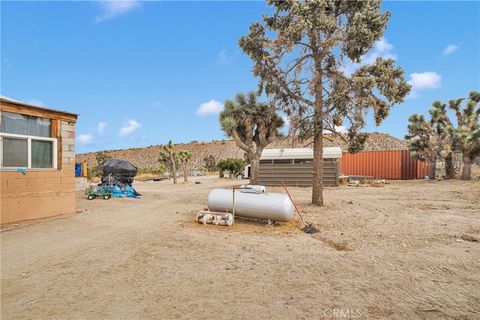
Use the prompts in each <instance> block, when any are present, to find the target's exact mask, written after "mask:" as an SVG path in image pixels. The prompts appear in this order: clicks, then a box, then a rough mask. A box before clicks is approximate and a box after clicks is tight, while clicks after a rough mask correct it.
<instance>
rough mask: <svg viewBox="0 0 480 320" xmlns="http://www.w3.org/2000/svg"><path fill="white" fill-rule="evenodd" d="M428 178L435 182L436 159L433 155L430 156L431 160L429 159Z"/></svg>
mask: <svg viewBox="0 0 480 320" xmlns="http://www.w3.org/2000/svg"><path fill="white" fill-rule="evenodd" d="M428 176H429V177H430V179H431V180H435V178H436V176H437V157H436V156H435V155H432V158H431V159H430V172H429V174H428Z"/></svg>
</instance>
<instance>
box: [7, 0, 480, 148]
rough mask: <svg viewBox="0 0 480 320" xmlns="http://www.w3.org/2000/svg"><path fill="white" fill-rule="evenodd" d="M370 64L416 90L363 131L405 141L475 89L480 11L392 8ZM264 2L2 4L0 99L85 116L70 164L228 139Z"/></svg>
mask: <svg viewBox="0 0 480 320" xmlns="http://www.w3.org/2000/svg"><path fill="white" fill-rule="evenodd" d="M383 8H384V10H389V11H391V13H392V17H391V19H390V23H389V25H388V27H387V29H386V31H385V35H384V39H383V40H382V41H381V42H380V43H378V44H377V45H376V46H375V48H374V49H373V51H372V53H370V55H368V56H367V57H366V58H365V60H368V59H372V58H374V57H376V56H384V57H395V58H396V59H397V64H398V65H400V66H402V67H403V68H404V70H405V73H406V77H407V79H408V80H409V81H410V83H412V84H413V85H414V88H415V89H414V92H413V93H412V94H411V95H410V96H409V98H408V99H407V100H406V101H405V103H403V104H402V105H397V106H395V107H394V108H393V109H392V112H391V114H390V116H389V118H387V120H386V121H385V122H384V123H383V124H382V125H381V126H380V127H375V126H374V125H373V123H372V121H371V119H370V120H369V125H368V126H367V128H366V131H379V132H386V133H390V134H392V135H394V136H397V137H400V138H402V137H403V136H404V134H405V130H406V126H407V118H408V116H409V115H410V114H412V113H425V112H426V111H427V110H428V109H429V108H430V106H431V103H432V101H433V100H437V99H438V100H443V101H447V100H448V99H451V98H457V97H464V96H466V95H467V94H468V92H469V91H471V90H479V89H480V3H478V2H458V1H455V2H406V1H401V2H393V1H388V2H385V3H384V4H383ZM267 10H269V9H268V8H267V7H266V5H265V4H264V3H263V2H257V1H250V2H201V1H198V2H137V1H133V0H130V1H124V2H102V1H84V2H80V1H72V2H68V1H66V2H59V1H53V2H23V1H1V94H2V95H4V96H8V97H11V98H14V99H17V100H23V101H27V102H31V103H36V104H40V105H44V106H46V107H51V108H56V109H63V110H67V111H71V112H75V113H78V114H80V117H79V121H78V124H77V152H87V151H96V150H103V149H118V148H128V147H135V146H148V145H155V144H160V143H165V142H167V141H168V140H169V139H173V140H174V142H189V141H191V140H199V141H210V140H213V139H217V140H218V139H223V138H224V135H223V133H222V132H221V130H220V128H219V125H218V120H217V118H218V117H217V113H216V112H218V111H219V110H220V109H221V107H222V103H223V102H224V101H225V100H226V99H228V98H231V97H233V96H234V95H235V94H236V93H237V92H239V91H249V90H255V89H256V88H257V80H256V79H255V78H253V76H252V74H251V67H252V63H251V61H250V59H249V58H248V57H246V56H245V55H243V54H242V52H241V50H240V49H239V48H238V46H237V40H238V38H239V37H240V36H241V35H243V34H245V33H246V32H247V31H248V26H249V24H250V23H252V22H254V21H258V20H259V19H260V17H261V14H262V13H265V12H266V11H267Z"/></svg>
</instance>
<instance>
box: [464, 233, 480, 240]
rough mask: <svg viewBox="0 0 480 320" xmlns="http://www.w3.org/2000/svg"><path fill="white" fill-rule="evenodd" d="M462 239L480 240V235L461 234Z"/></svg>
mask: <svg viewBox="0 0 480 320" xmlns="http://www.w3.org/2000/svg"><path fill="white" fill-rule="evenodd" d="M462 239H463V240H465V241H470V242H480V237H477V236H472V235H470V234H466V233H464V234H462Z"/></svg>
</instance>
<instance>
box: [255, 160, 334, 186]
mask: <svg viewBox="0 0 480 320" xmlns="http://www.w3.org/2000/svg"><path fill="white" fill-rule="evenodd" d="M289 161H290V163H287V161H282V163H275V161H271V160H262V161H260V172H259V175H260V177H259V183H260V184H261V185H266V186H279V185H281V181H282V180H283V181H285V183H286V184H287V185H289V186H299V187H309V186H312V177H313V174H312V172H313V161H312V160H310V161H300V163H299V162H296V163H293V161H292V160H289ZM295 161H298V160H295ZM323 164H324V165H323V184H324V185H325V186H337V185H338V175H339V162H338V159H325V160H324V162H323Z"/></svg>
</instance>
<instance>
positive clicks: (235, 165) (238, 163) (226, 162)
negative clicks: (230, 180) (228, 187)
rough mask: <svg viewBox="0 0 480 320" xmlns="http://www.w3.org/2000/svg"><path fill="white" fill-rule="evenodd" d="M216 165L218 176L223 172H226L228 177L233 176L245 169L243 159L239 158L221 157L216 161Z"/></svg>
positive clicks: (221, 175)
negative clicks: (218, 171)
mask: <svg viewBox="0 0 480 320" xmlns="http://www.w3.org/2000/svg"><path fill="white" fill-rule="evenodd" d="M217 167H218V169H219V170H220V177H223V172H228V173H229V174H230V177H235V176H237V175H239V174H240V173H241V172H242V171H243V170H244V169H245V161H244V160H243V159H240V158H228V159H222V160H220V161H218V163H217Z"/></svg>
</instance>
